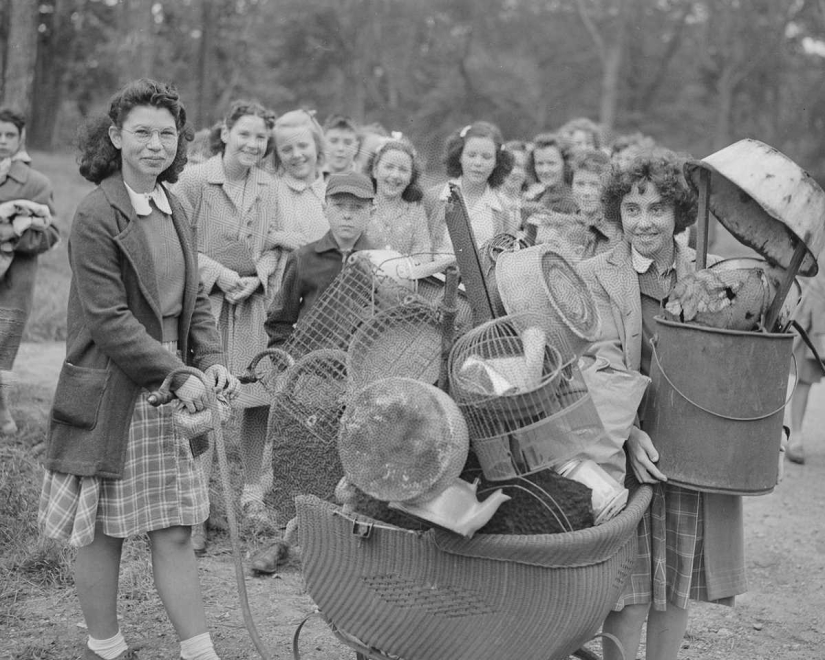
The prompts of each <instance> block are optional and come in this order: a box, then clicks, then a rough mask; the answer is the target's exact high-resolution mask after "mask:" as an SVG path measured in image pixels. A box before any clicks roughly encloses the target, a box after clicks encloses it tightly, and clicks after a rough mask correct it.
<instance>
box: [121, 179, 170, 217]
mask: <svg viewBox="0 0 825 660" xmlns="http://www.w3.org/2000/svg"><path fill="white" fill-rule="evenodd" d="M123 185H125V186H126V192H127V193H129V199H130V200H131V201H132V208H134V209H135V213H137V214H138V215H140V216H146V215H151V214H152V207H151V206H149V200H150V199H151V200H154V202H155V206H157V207H158V209H159V210H160V211H162V212H163V213H165V214H166V215H172V207H171V206H169V198H168V197H166V192H165V191H164V190H163V186H161V185H160V184H157V183H156V184H155V187H154V189H153V190H152V192H149V193H139V192H136V191H135V190H132V188H130V187H129V184H128V183H126V182H125V181H124V182H123Z"/></svg>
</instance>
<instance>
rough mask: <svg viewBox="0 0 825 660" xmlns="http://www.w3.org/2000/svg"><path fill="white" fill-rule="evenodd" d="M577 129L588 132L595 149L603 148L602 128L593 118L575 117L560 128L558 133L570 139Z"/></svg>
mask: <svg viewBox="0 0 825 660" xmlns="http://www.w3.org/2000/svg"><path fill="white" fill-rule="evenodd" d="M576 131H583V132H584V133H587V134H588V135H589V136H590V138H591V140H592V141H593V148H594V149H601V148H602V129H601V127H600V126H599V125H598V124H597V123H596V122H594V121H593V120H592V119H588V118H587V117H574V118H573V119H571V120H569V121H568V122H566V123H565V124H563V125H562V126H561V128H559V130H558V133H559V135H561V136H562V137H563V138H565V139H570V138H571V137H572V135H573V133H575V132H576Z"/></svg>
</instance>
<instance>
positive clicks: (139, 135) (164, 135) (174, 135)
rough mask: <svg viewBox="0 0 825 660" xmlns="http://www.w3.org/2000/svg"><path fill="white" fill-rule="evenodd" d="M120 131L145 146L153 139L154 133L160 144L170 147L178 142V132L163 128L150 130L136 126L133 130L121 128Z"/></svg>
mask: <svg viewBox="0 0 825 660" xmlns="http://www.w3.org/2000/svg"><path fill="white" fill-rule="evenodd" d="M120 130H121V131H126V132H127V133H131V134H132V135H134V136H135V140H137V141H138V142H140V143H141V144H147V143H148V142H149V141H150V140H151V139H152V137H154V135H155V133H157V134H158V138H160V142H161V144H164V145H172V144H175V143H176V142H177V141H178V132H177V131H176V130H174V129H172V128H164V129H163V130H160V129H159V128H154V129H151V130H150V129H148V128H145V127H144V126H138V127H137V128H136V129H135V130H130V129H128V128H121V129H120Z"/></svg>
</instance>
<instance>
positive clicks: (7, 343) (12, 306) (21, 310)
mask: <svg viewBox="0 0 825 660" xmlns="http://www.w3.org/2000/svg"><path fill="white" fill-rule="evenodd" d="M15 199H28V200H29V201H32V202H37V203H39V204H46V205H47V206H48V207H49V208H50V209H51V212H52V216H54V215H55V210H54V201H53V199H52V184H51V183H50V182H49V180H48V179H47V178H46V177H45V176H43V175H42V174H40V172H38V171H36V170H33V169H32V168H31V167H29V166H28V164H27V163H26V162H25V161H22V160H15V161H12V164H11V168H10V169H9V174H8V177H7V178H6V180H5V181H4V182H3V183H2V184H0V203H2V202H10V201H12V200H15ZM40 239H41V240H39V241H38V242H37V244H31V243H21V245H20V247H19V248H18V249H17V250H16V251H15V253H14V260H13V261H12V262H11V265H10V266H9V269H8V270H7V271H6V273H5V275H3V277H2V278H0V310H2V314H3V315H4V318H9V319H10V320H13V322H14V324H15V329H14V330H13V331H10V332H8V333H6V334H4V336H3V337H2V338H1V339H0V369H4V370H10V369H11V368H12V365H13V364H14V358H15V357H16V356H17V350H18V348H20V339H21V336H22V332H23V325H25V323H26V321H27V320H28V318H29V314H30V313H31V309H32V299H33V297H34V282H35V277H36V276H37V256H38V255H39V254H40V253H41V252H45V251H46V250H48V249H49V248H51V247H52V246H54V245H55V244H56V243H57V241H58V239H59V235H58V232H57V227H56V226H55V225H51V226H50V227H49V228H48V229H47V230H46V231H44V232H42V235H41V237H40Z"/></svg>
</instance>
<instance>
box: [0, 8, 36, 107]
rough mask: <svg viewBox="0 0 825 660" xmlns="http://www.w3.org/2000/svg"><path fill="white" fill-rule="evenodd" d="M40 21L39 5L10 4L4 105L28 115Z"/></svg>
mask: <svg viewBox="0 0 825 660" xmlns="http://www.w3.org/2000/svg"><path fill="white" fill-rule="evenodd" d="M38 17H39V5H38V3H36V2H30V1H29V0H11V10H10V12H9V36H8V49H7V51H6V72H5V73H6V75H5V79H4V85H3V103H4V104H6V105H11V106H14V107H16V108H19V109H20V111H21V112H23V113H25V114H26V115H28V114H29V111H30V110H31V99H32V83H33V82H34V65H35V57H36V55H37V20H38Z"/></svg>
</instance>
